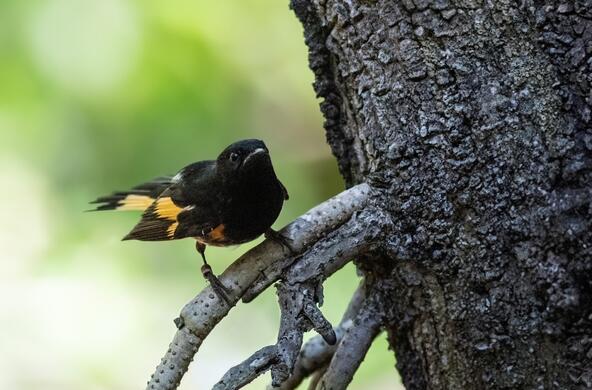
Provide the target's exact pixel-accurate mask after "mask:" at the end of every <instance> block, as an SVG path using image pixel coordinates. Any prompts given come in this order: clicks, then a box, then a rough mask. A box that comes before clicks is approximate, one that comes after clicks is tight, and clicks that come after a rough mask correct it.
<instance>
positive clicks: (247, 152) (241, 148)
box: [216, 139, 271, 179]
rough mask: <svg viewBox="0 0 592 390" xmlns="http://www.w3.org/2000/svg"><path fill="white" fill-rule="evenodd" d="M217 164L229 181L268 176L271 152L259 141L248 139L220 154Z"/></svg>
mask: <svg viewBox="0 0 592 390" xmlns="http://www.w3.org/2000/svg"><path fill="white" fill-rule="evenodd" d="M216 163H217V166H218V169H219V170H220V172H221V173H222V174H223V175H224V177H225V178H227V179H233V178H239V177H249V176H251V175H253V174H255V175H256V174H266V173H267V171H268V170H269V168H271V159H270V157H269V150H268V149H267V146H265V143H264V142H263V141H261V140H258V139H246V140H242V141H238V142H235V143H233V144H231V145H230V146H228V147H227V148H226V149H224V150H223V151H222V153H220V155H219V156H218V158H217V160H216Z"/></svg>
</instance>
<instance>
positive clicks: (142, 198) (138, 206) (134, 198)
mask: <svg viewBox="0 0 592 390" xmlns="http://www.w3.org/2000/svg"><path fill="white" fill-rule="evenodd" d="M152 202H154V199H152V198H151V197H149V196H146V195H134V194H130V195H128V196H126V197H125V198H123V199H121V200H120V201H119V202H118V203H119V205H120V206H117V207H116V208H115V209H116V210H140V211H143V210H146V209H147V208H148V207H150V205H151V204H152Z"/></svg>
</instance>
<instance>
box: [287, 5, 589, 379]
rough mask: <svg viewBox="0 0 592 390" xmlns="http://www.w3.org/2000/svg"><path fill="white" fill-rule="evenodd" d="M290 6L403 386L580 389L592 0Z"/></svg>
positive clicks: (584, 371) (585, 326) (584, 372)
mask: <svg viewBox="0 0 592 390" xmlns="http://www.w3.org/2000/svg"><path fill="white" fill-rule="evenodd" d="M292 8H293V9H294V11H295V12H296V15H297V16H298V18H299V19H300V20H301V22H302V23H303V26H304V33H305V38H306V43H307V45H308V47H309V50H310V66H311V69H312V70H313V71H314V73H315V76H316V82H315V90H316V91H317V93H318V95H319V96H320V97H322V98H323V100H324V101H323V102H322V104H321V109H322V112H323V114H324V116H325V118H326V123H325V127H326V130H327V139H328V142H329V143H330V145H331V147H332V150H333V153H334V154H335V156H336V157H337V159H338V161H339V167H340V170H341V173H342V175H343V177H344V178H345V180H346V182H347V184H348V186H352V185H354V184H357V183H360V182H368V183H369V184H370V185H371V186H372V187H375V188H379V189H381V191H380V192H379V193H380V194H381V195H380V196H379V197H376V198H375V199H374V200H373V201H374V203H375V205H376V206H377V207H380V209H382V210H384V211H386V213H387V215H389V216H390V218H391V219H392V226H393V229H392V231H389V233H388V236H387V237H388V238H387V239H386V240H385V242H383V243H382V245H379V247H378V249H376V250H374V251H373V252H372V253H369V254H368V255H367V256H364V257H363V258H361V259H360V260H359V261H358V262H357V265H358V267H359V268H360V269H362V271H363V272H364V273H365V274H366V277H367V278H366V279H367V283H368V285H369V286H370V287H368V288H369V290H371V291H374V294H375V298H376V299H379V300H380V302H381V305H382V307H383V308H385V313H386V318H387V320H386V328H387V330H388V336H389V341H390V343H391V345H392V347H393V348H394V350H395V351H396V357H397V368H398V369H399V371H400V373H401V376H402V378H403V381H404V384H405V385H406V387H407V389H484V388H487V389H502V388H503V389H509V388H511V389H580V388H581V389H583V388H592V281H591V280H592V279H591V277H590V276H591V271H592V253H591V252H592V251H591V249H590V248H591V246H592V229H591V228H590V226H591V223H592V222H591V221H592V201H591V199H592V152H591V151H592V123H591V121H590V116H591V108H592V92H591V85H592V57H591V55H590V54H591V52H592V1H590V0H583V1H566V2H556V1H532V0H522V1H521V2H514V1H509V0H489V1H476V0H463V1H461V0H458V1H453V0H450V1H448V0H401V1H389V0H347V1H345V0H343V1H340V0H292Z"/></svg>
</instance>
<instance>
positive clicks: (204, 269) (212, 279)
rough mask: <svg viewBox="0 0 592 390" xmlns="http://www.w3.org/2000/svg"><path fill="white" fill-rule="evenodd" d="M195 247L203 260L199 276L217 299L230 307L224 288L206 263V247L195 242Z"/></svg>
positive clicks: (226, 291)
mask: <svg viewBox="0 0 592 390" xmlns="http://www.w3.org/2000/svg"><path fill="white" fill-rule="evenodd" d="M195 247H196V249H197V251H198V252H199V254H200V255H201V258H202V259H203V265H202V266H201V274H202V275H203V277H204V278H205V279H206V280H207V281H208V282H209V283H210V286H211V287H212V289H213V290H214V292H215V293H216V295H218V297H219V298H221V299H222V300H223V301H224V302H226V304H227V305H228V306H230V299H229V298H228V290H226V287H224V285H223V284H222V282H220V280H219V279H218V278H217V277H216V275H214V272H213V271H212V267H210V265H209V264H208V262H207V261H206V245H205V244H202V243H201V242H199V241H196V244H195Z"/></svg>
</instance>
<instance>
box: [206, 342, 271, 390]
mask: <svg viewBox="0 0 592 390" xmlns="http://www.w3.org/2000/svg"><path fill="white" fill-rule="evenodd" d="M277 356H278V353H277V347H276V346H275V345H269V346H267V347H264V348H261V349H260V350H259V351H257V352H255V353H254V354H253V355H251V357H250V358H248V359H247V360H245V361H244V362H242V363H241V364H239V365H236V366H234V367H232V368H231V369H230V370H228V372H227V373H226V374H224V376H223V377H222V379H220V381H219V382H218V383H216V385H214V387H213V388H212V390H235V389H240V388H241V387H243V386H245V385H246V384H248V383H250V382H252V381H253V380H254V379H255V378H257V377H258V376H259V375H261V373H262V372H265V371H267V370H268V369H269V368H270V367H271V365H272V364H273V362H274V361H275V360H276V359H277Z"/></svg>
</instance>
